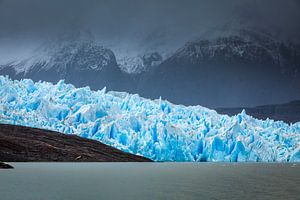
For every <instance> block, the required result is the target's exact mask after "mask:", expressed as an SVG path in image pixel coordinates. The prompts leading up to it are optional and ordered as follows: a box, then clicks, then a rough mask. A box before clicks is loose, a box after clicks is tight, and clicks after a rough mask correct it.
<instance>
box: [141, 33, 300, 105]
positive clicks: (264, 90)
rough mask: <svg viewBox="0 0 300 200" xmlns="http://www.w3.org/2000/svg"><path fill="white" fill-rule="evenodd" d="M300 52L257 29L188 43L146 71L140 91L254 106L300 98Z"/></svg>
mask: <svg viewBox="0 0 300 200" xmlns="http://www.w3.org/2000/svg"><path fill="white" fill-rule="evenodd" d="M299 55H300V52H299V49H298V48H297V47H296V46H293V45H289V44H285V43H282V42H280V41H277V40H275V39H273V38H270V37H268V36H266V35H263V34H261V33H256V32H251V31H246V30H243V31H241V32H240V33H239V34H236V35H229V36H224V37H217V38H214V39H200V40H196V41H192V42H189V43H187V44H186V45H185V46H184V47H183V48H181V49H179V50H178V51H177V52H176V53H175V54H174V55H173V56H171V57H170V58H169V59H167V60H165V61H164V62H163V63H162V64H161V65H160V66H159V67H157V68H155V69H154V70H152V71H151V72H149V73H148V74H144V77H143V78H142V79H141V83H140V84H139V90H138V93H139V94H141V95H142V96H146V97H150V98H158V97H159V96H162V97H163V98H164V99H168V100H170V101H172V102H174V103H182V104H186V105H191V104H192V105H197V104H198V105H203V106H208V107H212V108H213V107H232V106H238V105H239V106H253V105H259V104H272V103H278V102H287V101H290V99H299V98H300V56H299Z"/></svg>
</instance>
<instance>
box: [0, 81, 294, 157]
mask: <svg viewBox="0 0 300 200" xmlns="http://www.w3.org/2000/svg"><path fill="white" fill-rule="evenodd" d="M0 94H1V95H0V120H1V123H7V124H14V125H25V126H30V127H37V128H42V129H48V130H53V131H59V132H62V133H65V134H69V135H77V136H81V137H83V138H89V139H94V140H98V141H100V142H102V143H104V144H107V145H110V146H113V147H115V148H118V149H120V150H122V151H125V152H129V153H133V154H136V155H142V156H144V157H146V158H150V159H151V160H155V161H228V162H246V161H252V162H290V161H293V162H297V161H299V160H300V149H299V141H300V122H299V123H294V124H287V123H284V122H283V121H274V120H270V119H267V120H258V119H255V118H253V117H251V116H249V115H247V114H246V112H245V111H242V112H241V113H239V114H237V115H235V116H232V117H230V116H228V115H222V114H218V113H217V112H216V111H214V110H210V109H207V108H205V107H202V106H183V105H175V104H172V103H170V102H168V101H163V100H161V99H157V100H150V99H145V98H142V97H140V96H138V95H137V94H129V93H126V92H115V91H109V92H106V91H105V90H99V91H91V90H90V89H89V88H87V87H85V88H76V87H74V86H73V85H71V84H65V83H64V82H63V81H60V82H58V83H57V84H55V85H53V84H51V83H47V82H37V83H34V82H33V81H32V80H30V79H25V80H21V81H12V80H10V79H8V78H5V77H3V76H0ZM24 133H25V132H24ZM26 133H27V132H26ZM28 134H29V136H30V133H28ZM24 137H25V136H24ZM35 138H38V136H36V137H33V140H34V139H35ZM67 140H68V139H67V138H65V140H64V141H67ZM19 143H20V144H22V143H21V142H19ZM5 144H7V143H6V142H4V143H3V144H1V145H0V148H1V147H2V146H3V145H5ZM31 144H32V143H31ZM80 146H83V145H80Z"/></svg>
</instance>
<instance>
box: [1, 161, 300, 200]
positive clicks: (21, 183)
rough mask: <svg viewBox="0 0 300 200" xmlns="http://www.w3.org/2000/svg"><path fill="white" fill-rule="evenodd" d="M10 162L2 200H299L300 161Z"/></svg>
mask: <svg viewBox="0 0 300 200" xmlns="http://www.w3.org/2000/svg"><path fill="white" fill-rule="evenodd" d="M10 164H12V165H13V166H14V167H15V169H12V170H0V199H1V200H69V199H70V200H96V199H97V200H99V199H122V200H126V199H128V200H129V199H130V200H132V199H141V200H148V199H149V200H150V199H151V200H156V199H157V200H160V199H185V200H188V199H197V200H199V199H243V200H247V199H280V200H282V199H285V200H288V199H300V165H299V164H255V163H253V164H246V163H241V164H232V163H225V164H224V163H10Z"/></svg>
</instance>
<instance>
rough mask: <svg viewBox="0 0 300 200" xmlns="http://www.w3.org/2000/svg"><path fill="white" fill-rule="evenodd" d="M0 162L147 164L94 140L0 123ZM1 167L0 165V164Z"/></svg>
mask: <svg viewBox="0 0 300 200" xmlns="http://www.w3.org/2000/svg"><path fill="white" fill-rule="evenodd" d="M0 160H2V161H6V162H29V161H30V162H33V161H34V162H37V161H43V162H45V161H63V162H151V160H149V159H147V158H143V157H142V156H136V155H133V154H129V153H125V152H122V151H120V150H118V149H115V148H113V147H110V146H107V145H105V144H102V143H101V142H98V141H95V140H89V139H85V138H81V137H78V136H75V135H66V134H61V133H58V132H54V131H49V130H43V129H37V128H30V127H25V126H15V125H8V124H0ZM0 168H1V162H0Z"/></svg>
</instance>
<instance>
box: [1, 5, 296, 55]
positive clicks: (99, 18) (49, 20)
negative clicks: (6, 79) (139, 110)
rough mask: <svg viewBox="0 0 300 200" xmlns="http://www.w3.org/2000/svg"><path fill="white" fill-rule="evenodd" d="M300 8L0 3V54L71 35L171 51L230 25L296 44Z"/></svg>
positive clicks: (288, 6)
mask: <svg viewBox="0 0 300 200" xmlns="http://www.w3.org/2000/svg"><path fill="white" fill-rule="evenodd" d="M299 8H300V5H299V1H297V0H287V1H282V0H227V1H224V0H212V1H206V0H184V1H183V0H98V1H96V0H0V44H2V45H0V52H1V48H3V46H5V45H3V42H4V43H6V44H7V45H12V46H13V45H14V43H15V45H20V43H23V44H24V45H25V43H26V42H28V43H31V44H32V43H35V42H37V41H40V40H43V39H45V38H47V37H51V36H53V35H56V34H57V32H60V31H61V30H64V31H65V30H71V31H72V30H74V29H87V30H91V31H92V33H93V34H94V35H95V36H96V38H98V39H99V40H101V41H107V40H113V41H117V42H120V43H123V45H124V44H125V45H127V43H139V44H143V45H145V44H144V43H143V42H145V41H146V42H147V41H149V40H150V41H152V42H153V40H155V39H156V38H158V37H160V38H161V40H160V41H157V43H160V44H162V43H166V45H168V44H170V45H171V43H175V42H174V41H176V42H178V41H184V40H188V39H190V38H191V37H193V36H196V35H198V34H199V33H201V32H203V31H206V30H209V29H210V28H213V27H215V26H219V25H221V24H222V23H225V22H226V21H230V20H239V21H240V23H241V24H252V25H256V26H258V27H262V28H271V31H272V32H274V34H276V35H279V36H284V37H285V38H288V39H291V40H299V35H300V23H299V19H300V12H298V11H299ZM137 39H138V40H139V41H136V40H137ZM154 44H155V43H154ZM128 45H129V44H128ZM25 46H26V45H25ZM2 52H3V51H2ZM3 55H4V54H2V58H3ZM0 59H1V58H0Z"/></svg>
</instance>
